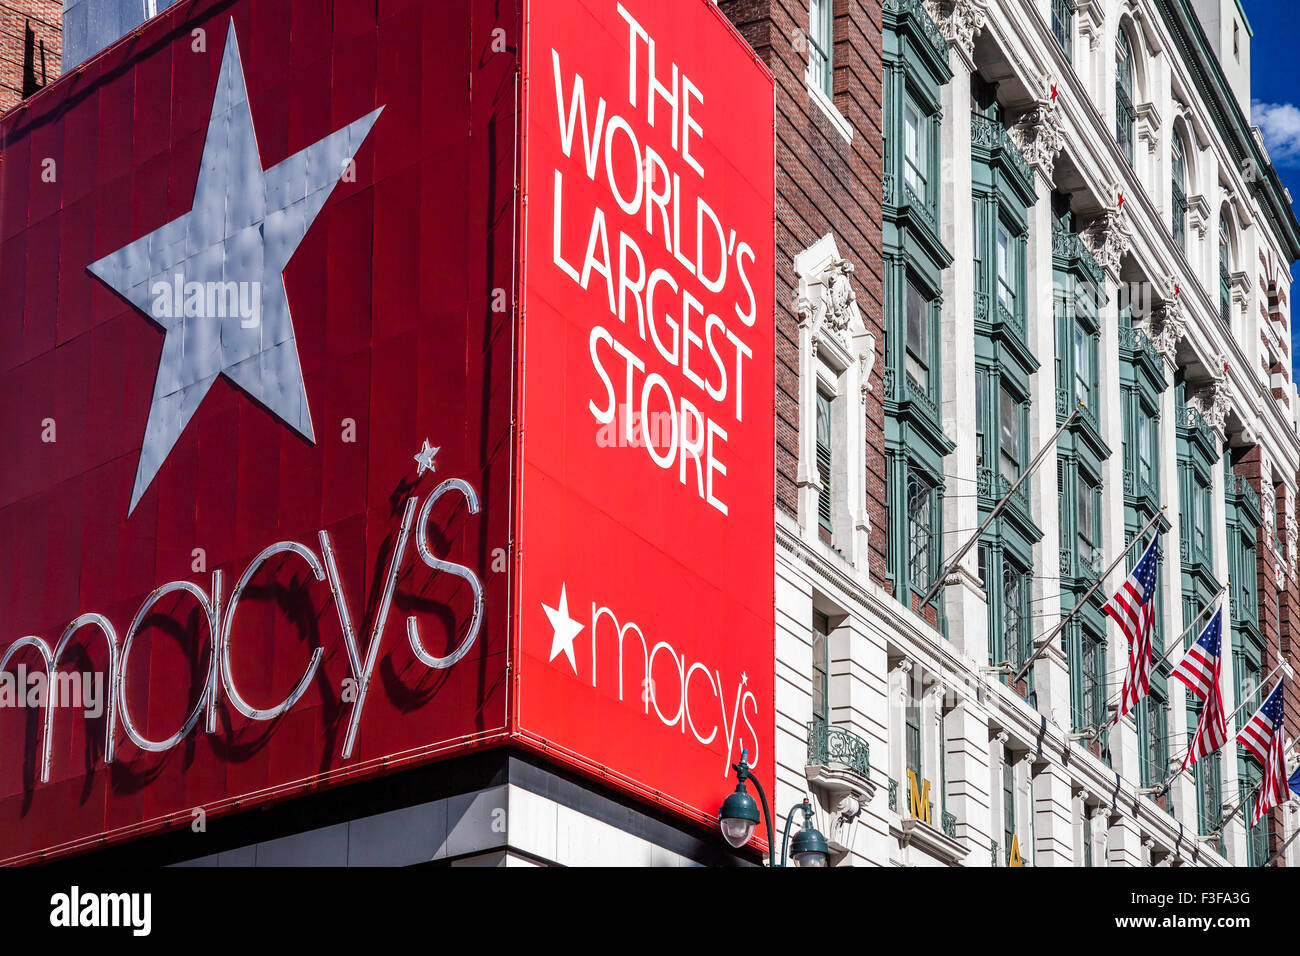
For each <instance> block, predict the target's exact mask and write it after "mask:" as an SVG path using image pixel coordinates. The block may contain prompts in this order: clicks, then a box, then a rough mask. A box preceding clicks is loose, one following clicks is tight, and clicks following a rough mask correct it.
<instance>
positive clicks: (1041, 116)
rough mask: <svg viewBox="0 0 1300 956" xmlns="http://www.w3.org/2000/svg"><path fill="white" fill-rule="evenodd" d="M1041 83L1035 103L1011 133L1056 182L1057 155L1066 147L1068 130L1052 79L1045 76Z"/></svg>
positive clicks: (1032, 161)
mask: <svg viewBox="0 0 1300 956" xmlns="http://www.w3.org/2000/svg"><path fill="white" fill-rule="evenodd" d="M1038 86H1039V90H1038V95H1037V96H1036V97H1035V98H1034V104H1033V105H1032V106H1030V107H1029V109H1027V110H1025V112H1024V113H1022V114H1020V118H1019V119H1017V120H1016V122H1015V123H1013V124H1012V126H1011V128H1010V129H1008V130H1007V134H1008V135H1009V136H1010V137H1011V141H1012V142H1013V143H1015V144H1016V148H1017V149H1019V150H1020V153H1021V155H1022V156H1024V157H1025V159H1026V160H1027V161H1028V162H1029V164H1030V165H1031V166H1033V167H1034V168H1035V169H1037V170H1038V171H1039V172H1040V173H1042V174H1043V178H1045V179H1046V180H1047V181H1048V182H1052V175H1053V173H1054V171H1055V167H1056V155H1057V153H1059V152H1060V151H1061V150H1062V149H1063V148H1065V133H1064V131H1063V127H1062V123H1061V116H1060V113H1059V111H1058V110H1057V101H1056V96H1055V88H1054V86H1053V85H1052V82H1051V80H1049V79H1048V78H1047V77H1042V78H1041V79H1040V80H1039V84H1038Z"/></svg>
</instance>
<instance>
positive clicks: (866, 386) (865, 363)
mask: <svg viewBox="0 0 1300 956" xmlns="http://www.w3.org/2000/svg"><path fill="white" fill-rule="evenodd" d="M862 344H863V349H862V351H861V352H860V353H858V367H859V368H860V369H861V370H862V386H861V390H862V404H863V405H866V404H867V392H871V391H875V389H874V388H873V387H872V385H871V371H872V369H874V368H875V367H876V337H875V336H874V335H872V334H871V333H870V332H868V333H867V334H866V335H865V336H864V337H863V340H862Z"/></svg>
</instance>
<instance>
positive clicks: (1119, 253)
mask: <svg viewBox="0 0 1300 956" xmlns="http://www.w3.org/2000/svg"><path fill="white" fill-rule="evenodd" d="M1115 192H1116V194H1117V195H1118V193H1119V190H1118V189H1116V190H1115ZM1082 236H1083V242H1084V244H1085V245H1086V246H1087V247H1088V251H1089V252H1091V253H1092V256H1093V258H1094V259H1096V260H1097V264H1098V265H1099V266H1101V267H1102V268H1103V269H1105V270H1106V272H1107V273H1109V274H1110V276H1111V278H1112V279H1114V280H1116V281H1119V264H1120V262H1121V260H1123V258H1124V256H1125V255H1126V254H1127V253H1128V250H1129V245H1130V241H1131V240H1130V232H1129V225H1128V213H1126V212H1125V211H1124V207H1123V206H1122V205H1119V204H1116V206H1115V207H1114V208H1113V209H1111V210H1109V211H1107V212H1104V213H1102V214H1101V215H1100V216H1098V217H1097V218H1096V219H1094V220H1093V221H1092V222H1090V223H1089V224H1088V227H1087V228H1086V229H1085V230H1084V231H1083V233H1082Z"/></svg>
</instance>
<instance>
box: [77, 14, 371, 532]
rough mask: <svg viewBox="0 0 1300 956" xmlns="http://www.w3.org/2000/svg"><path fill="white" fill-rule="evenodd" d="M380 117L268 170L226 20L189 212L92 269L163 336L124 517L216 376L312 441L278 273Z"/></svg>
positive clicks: (340, 132)
mask: <svg viewBox="0 0 1300 956" xmlns="http://www.w3.org/2000/svg"><path fill="white" fill-rule="evenodd" d="M382 111H383V107H380V108H379V109H377V110H375V111H374V112H373V113H370V114H368V115H366V116H364V117H362V118H361V119H359V120H357V121H356V122H354V123H352V124H351V125H349V126H346V127H344V128H343V129H341V130H338V131H337V132H335V133H332V134H331V135H329V136H327V137H325V139H323V140H321V141H319V142H318V143H316V144H314V145H312V146H309V147H307V148H306V149H304V150H302V151H301V152H299V153H296V154H294V155H293V156H290V157H289V158H288V159H286V160H285V161H284V162H282V163H279V164H278V165H276V166H274V167H272V168H271V169H263V168H262V160H261V158H260V156H259V154H258V148H257V133H256V132H255V131H254V129H253V114H252V111H251V110H250V108H249V105H248V89H247V86H246V84H245V82H244V69H243V65H242V62H241V60H240V56H239V42H238V40H237V39H236V37H235V22H234V20H231V21H230V27H229V29H228V30H227V32H226V49H225V53H224V54H223V55H222V60H221V75H220V77H219V78H218V80H217V91H216V95H215V97H214V99H213V101H212V114H211V117H210V118H209V120H208V133H207V139H206V141H205V142H204V144H203V158H202V160H201V161H200V163H199V178H198V184H197V185H196V186H195V189H194V204H193V205H192V206H191V207H190V211H189V212H187V213H186V214H185V215H183V216H181V217H180V218H179V219H176V220H174V221H172V222H169V223H167V224H166V225H164V226H161V227H160V228H158V229H155V230H154V231H153V232H151V233H149V234H148V235H146V236H142V237H141V238H139V239H137V240H135V241H134V242H132V243H130V244H129V245H126V246H123V247H122V248H121V249H119V250H117V251H116V252H114V253H113V254H112V255H109V256H106V257H105V258H103V259H100V260H99V261H98V262H95V263H93V264H92V265H91V266H90V267H89V271H90V272H91V274H93V275H94V276H96V277H98V278H99V279H100V280H101V281H103V282H104V283H105V284H106V285H108V286H110V287H111V288H112V289H114V290H115V291H116V292H117V293H118V294H119V295H121V296H122V297H123V298H125V299H126V300H127V301H128V302H130V303H131V304H132V305H134V306H135V307H136V308H137V309H139V310H140V311H141V312H143V313H145V314H146V315H147V316H149V317H150V318H151V319H152V320H153V321H154V322H156V323H158V324H159V325H160V326H162V328H163V330H164V332H165V333H166V335H165V337H164V339H163V347H162V357H161V360H160V361H159V363H158V375H157V377H156V378H155V380H154V387H153V400H152V402H151V404H150V406H149V422H148V424H147V425H146V426H145V432H144V443H143V446H142V447H141V449H140V462H139V465H138V466H137V469H136V475H135V486H134V488H133V489H132V491H131V507H130V509H129V510H128V513H130V512H131V511H134V510H135V506H136V505H137V504H138V503H139V501H140V497H141V496H142V495H143V494H144V492H145V490H146V489H147V488H148V487H149V484H150V483H151V482H152V481H153V479H154V476H155V475H157V474H158V470H159V469H160V468H161V467H162V464H163V462H164V461H166V460H167V456H168V455H169V454H170V453H171V450H172V448H173V447H174V446H175V444H176V442H177V440H178V439H179V438H180V436H181V433H182V432H183V431H184V430H185V426H186V425H187V424H188V423H189V421H190V419H191V418H192V417H193V416H194V413H195V411H197V410H198V407H199V403H200V402H202V401H203V397H204V396H205V395H207V393H208V390H209V389H210V388H212V385H213V383H215V382H216V380H217V377H218V376H223V375H224V376H225V377H226V378H227V379H228V380H229V381H231V382H232V383H234V384H235V386H237V387H238V388H240V389H241V390H242V391H244V392H245V393H246V394H247V395H248V396H249V397H250V398H252V399H253V400H255V401H257V402H258V403H260V404H261V405H262V406H263V407H265V408H266V410H267V411H269V412H270V413H271V414H272V415H274V416H275V417H276V418H278V419H280V420H281V421H282V422H284V423H285V424H286V425H288V426H289V427H290V428H292V429H293V430H294V431H296V432H297V433H298V434H300V435H302V437H303V438H305V439H307V441H309V442H314V441H315V436H314V434H313V432H312V425H311V411H310V410H309V409H308V407H307V390H306V387H305V386H304V384H303V379H302V368H301V366H300V365H299V362H298V345H297V342H296V341H295V339H294V330H293V320H292V319H291V318H290V315H289V300H288V298H287V297H286V296H285V291H284V278H283V275H282V273H283V271H284V267H285V266H286V265H288V263H289V259H290V258H291V257H292V256H293V254H294V252H295V250H296V249H297V248H298V244H299V243H300V242H301V241H302V239H303V237H304V236H306V234H307V230H308V229H310V228H311V225H312V223H313V222H314V221H315V219H316V216H317V215H318V214H319V213H320V211H321V209H322V208H324V206H325V203H326V201H327V200H328V199H329V197H330V194H331V193H332V192H333V191H334V187H335V186H336V185H338V181H339V179H340V178H341V177H342V175H343V173H344V172H345V171H346V170H347V169H348V168H349V164H350V162H351V159H352V157H353V156H354V155H355V154H356V152H357V150H358V149H359V148H360V146H361V144H362V143H363V142H364V141H365V139H366V137H367V136H368V135H369V134H370V129H371V127H373V126H374V124H375V121H376V120H377V119H378V118H379V114H380V113H381V112H382Z"/></svg>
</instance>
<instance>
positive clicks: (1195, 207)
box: [1187, 193, 1210, 239]
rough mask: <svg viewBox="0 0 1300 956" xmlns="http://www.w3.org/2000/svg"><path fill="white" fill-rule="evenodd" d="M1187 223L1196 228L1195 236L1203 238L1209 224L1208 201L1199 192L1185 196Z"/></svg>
mask: <svg viewBox="0 0 1300 956" xmlns="http://www.w3.org/2000/svg"><path fill="white" fill-rule="evenodd" d="M1187 224H1188V225H1189V226H1191V227H1192V228H1193V229H1195V230H1196V237H1197V238H1198V239H1204V238H1205V233H1206V230H1207V229H1209V226H1210V203H1209V201H1208V200H1207V199H1206V198H1205V197H1204V196H1203V195H1200V194H1199V193H1198V194H1197V195H1195V196H1188V197H1187Z"/></svg>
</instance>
